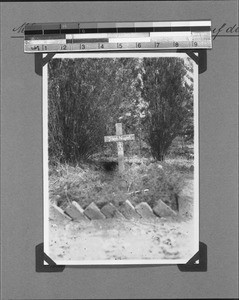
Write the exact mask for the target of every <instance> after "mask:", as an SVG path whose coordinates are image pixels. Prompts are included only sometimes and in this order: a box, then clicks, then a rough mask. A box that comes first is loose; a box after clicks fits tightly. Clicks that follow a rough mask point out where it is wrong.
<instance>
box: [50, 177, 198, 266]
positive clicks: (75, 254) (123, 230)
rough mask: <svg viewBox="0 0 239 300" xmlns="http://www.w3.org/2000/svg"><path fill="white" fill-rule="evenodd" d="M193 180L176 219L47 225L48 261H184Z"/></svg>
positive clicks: (188, 242)
mask: <svg viewBox="0 0 239 300" xmlns="http://www.w3.org/2000/svg"><path fill="white" fill-rule="evenodd" d="M192 197H193V180H190V179H189V180H188V182H187V184H186V186H185V188H184V189H183V191H182V193H181V197H180V201H181V202H182V203H181V204H180V210H181V211H180V214H179V216H178V217H177V218H174V219H172V218H167V219H164V218H156V219H155V220H154V221H153V220H151V221H150V220H138V221H132V220H117V219H106V220H95V221H89V222H87V221H86V222H81V223H77V222H71V221H70V222H69V221H64V222H63V223H60V222H58V221H57V220H54V219H53V220H51V221H50V247H49V250H50V253H49V254H50V257H51V258H52V259H53V260H54V261H56V262H57V263H58V264H59V263H60V262H61V261H66V260H67V261H69V263H72V264H73V261H79V260H136V259H137V260H139V259H145V260H148V259H157V260H161V259H163V260H165V263H167V261H169V260H181V259H182V260H186V261H187V260H188V259H189V258H190V257H191V256H192V255H193V254H194V253H195V249H193V234H194V231H193V220H192V215H191V211H192V199H193V198H192Z"/></svg>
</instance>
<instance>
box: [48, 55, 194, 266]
mask: <svg viewBox="0 0 239 300" xmlns="http://www.w3.org/2000/svg"><path fill="white" fill-rule="evenodd" d="M43 185H44V216H43V218H44V252H45V253H46V254H47V255H48V256H49V257H50V258H51V259H52V260H53V261H54V262H55V263H56V264H58V265H106V264H107V265H110V264H112V265H115V264H121V265H123V264H125V265H127V264H185V263H187V262H188V261H189V260H190V258H192V257H193V256H194V255H195V254H196V253H197V252H198V249H199V137H198V66H197V64H196V63H195V61H194V60H193V59H192V58H191V57H189V56H188V55H187V54H186V53H174V52H171V53H157V52H150V53H147V52H137V51H136V52H133V53H123V52H122V53H64V54H55V55H53V56H52V58H51V59H50V60H49V61H48V62H47V63H46V64H45V65H44V67H43Z"/></svg>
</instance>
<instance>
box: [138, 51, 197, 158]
mask: <svg viewBox="0 0 239 300" xmlns="http://www.w3.org/2000/svg"><path fill="white" fill-rule="evenodd" d="M188 72H190V68H189V67H188V66H187V65H186V62H185V61H184V59H181V58H176V57H175V58H162V57H161V58H144V59H143V61H142V73H143V74H142V80H143V88H142V97H143V98H144V100H145V101H146V102H147V103H148V107H147V109H146V110H145V113H146V118H145V121H144V126H145V129H146V133H147V135H146V137H147V141H148V143H149V145H150V146H151V152H152V155H153V157H154V158H156V159H157V160H160V161H161V160H164V157H165V154H166V153H167V150H168V149H169V147H170V145H171V143H172V141H173V140H174V138H175V137H176V136H178V135H180V134H182V132H183V130H184V129H185V128H186V127H187V126H186V125H187V124H188V122H190V121H191V119H190V118H191V117H192V107H193V88H192V83H191V84H190V80H187V79H186V78H187V75H188Z"/></svg>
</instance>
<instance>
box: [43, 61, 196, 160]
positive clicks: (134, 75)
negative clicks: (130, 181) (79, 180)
mask: <svg viewBox="0 0 239 300" xmlns="http://www.w3.org/2000/svg"><path fill="white" fill-rule="evenodd" d="M192 71H193V68H192V62H191V60H190V59H187V60H186V59H185V60H184V59H180V58H172V57H170V58H153V57H150V58H149V57H148V58H84V59H83V58H77V59H53V60H51V62H50V63H49V67H48V73H49V77H48V99H49V100H48V101H49V102H48V138H49V144H48V145H49V161H50V164H51V163H54V162H57V161H60V162H61V163H74V164H77V163H78V162H79V161H86V160H87V159H89V158H90V157H92V156H93V155H101V156H105V155H107V156H112V155H113V156H116V155H117V153H116V144H115V143H104V136H105V135H115V123H117V122H121V123H122V124H123V132H124V133H134V134H135V137H136V140H135V141H134V142H125V143H124V150H125V154H126V155H129V156H132V155H140V156H141V157H142V156H144V157H149V156H150V155H153V157H154V158H156V159H157V160H163V159H164V157H165V154H166V153H167V152H168V150H169V148H170V146H171V144H172V142H173V140H174V139H175V137H177V136H181V137H182V139H183V140H184V141H185V142H193V133H194V124H193V88H192V86H193V79H192Z"/></svg>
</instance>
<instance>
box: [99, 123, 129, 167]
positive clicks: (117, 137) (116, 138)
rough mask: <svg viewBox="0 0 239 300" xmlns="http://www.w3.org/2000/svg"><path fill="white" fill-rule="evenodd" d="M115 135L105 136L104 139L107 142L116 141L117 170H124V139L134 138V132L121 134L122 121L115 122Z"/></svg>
mask: <svg viewBox="0 0 239 300" xmlns="http://www.w3.org/2000/svg"><path fill="white" fill-rule="evenodd" d="M115 127H116V135H111V136H105V137H104V141H105V143H107V142H116V143H117V149H118V163H119V171H120V172H123V171H124V145H123V142H124V141H133V140H135V135H134V134H125V135H123V130H122V123H116V124H115Z"/></svg>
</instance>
